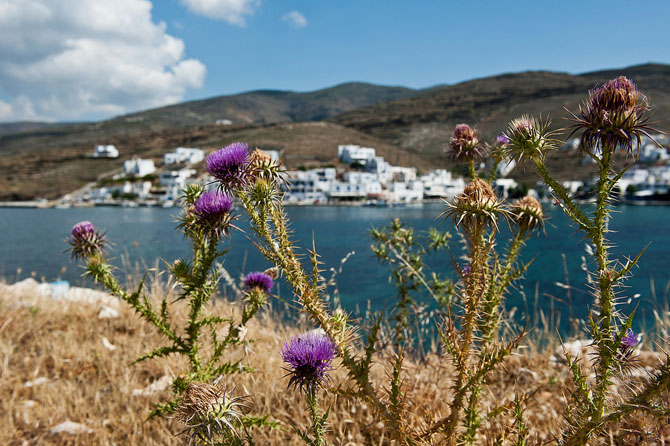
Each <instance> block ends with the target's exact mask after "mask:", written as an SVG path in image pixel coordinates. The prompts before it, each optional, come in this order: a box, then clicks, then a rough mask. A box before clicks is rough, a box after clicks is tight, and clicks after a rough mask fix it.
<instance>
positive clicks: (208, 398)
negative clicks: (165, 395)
mask: <svg viewBox="0 0 670 446" xmlns="http://www.w3.org/2000/svg"><path fill="white" fill-rule="evenodd" d="M242 400H243V398H241V397H232V396H231V395H230V394H229V393H227V392H226V391H225V390H224V389H223V388H222V387H221V386H213V385H211V384H207V383H199V382H192V383H190V384H189V385H188V387H187V388H186V391H185V392H184V397H183V399H182V400H181V402H180V403H179V406H177V411H176V417H177V419H179V421H181V422H182V423H183V424H184V425H186V429H185V430H184V431H183V432H182V433H189V434H190V442H189V444H197V442H198V441H207V442H209V443H211V444H214V439H215V438H216V437H223V438H225V439H228V440H232V439H235V438H239V434H238V433H237V428H239V427H240V426H242V421H241V416H242V415H243V413H242V408H244V407H246V406H245V405H244V404H242V403H241V401H242Z"/></svg>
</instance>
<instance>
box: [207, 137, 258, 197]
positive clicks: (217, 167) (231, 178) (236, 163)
mask: <svg viewBox="0 0 670 446" xmlns="http://www.w3.org/2000/svg"><path fill="white" fill-rule="evenodd" d="M206 164H207V171H209V173H210V174H212V176H213V177H214V178H216V179H217V180H218V181H219V185H220V186H221V187H222V188H223V189H225V190H235V189H238V188H240V187H244V186H246V184H247V183H248V181H249V178H248V177H249V175H250V170H251V168H250V159H249V146H247V145H246V144H244V143H241V142H236V143H233V144H231V145H229V146H227V147H224V148H223V149H219V150H217V151H216V152H213V153H211V154H210V155H209V156H208V157H207V160H206Z"/></svg>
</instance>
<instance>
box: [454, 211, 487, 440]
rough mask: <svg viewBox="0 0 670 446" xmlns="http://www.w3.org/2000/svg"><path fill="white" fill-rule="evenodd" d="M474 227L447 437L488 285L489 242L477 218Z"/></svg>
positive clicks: (459, 406)
mask: <svg viewBox="0 0 670 446" xmlns="http://www.w3.org/2000/svg"><path fill="white" fill-rule="evenodd" d="M473 226H474V227H473V231H472V234H471V235H470V237H468V238H469V241H470V249H471V253H472V258H471V262H470V273H469V274H468V277H467V278H466V280H465V298H466V302H465V320H464V323H463V340H462V342H461V347H460V352H459V354H460V356H461V358H462V359H463V367H460V368H459V370H458V376H457V378H456V385H455V389H456V395H455V396H454V399H453V401H452V402H451V405H450V406H451V407H450V409H451V412H450V413H449V418H448V419H447V424H446V427H445V434H446V436H447V437H448V438H452V437H453V435H454V433H455V431H456V426H457V424H458V420H459V418H460V413H461V409H462V408H463V398H464V397H465V394H466V392H467V390H468V389H467V388H465V387H464V384H465V382H466V380H467V378H468V375H469V373H470V370H469V357H470V348H471V346H472V342H473V337H474V329H475V324H476V322H477V321H476V315H477V308H478V305H479V301H480V298H481V295H482V293H483V291H484V289H485V286H486V285H485V282H486V253H485V246H484V245H485V243H486V241H485V239H484V225H483V223H482V222H480V221H476V222H475V223H474V225H473Z"/></svg>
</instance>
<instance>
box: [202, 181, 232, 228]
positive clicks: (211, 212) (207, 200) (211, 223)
mask: <svg viewBox="0 0 670 446" xmlns="http://www.w3.org/2000/svg"><path fill="white" fill-rule="evenodd" d="M232 207H233V200H232V199H231V198H230V197H229V196H227V195H225V194H222V193H221V192H218V191H211V190H210V191H206V192H204V193H203V194H202V195H200V197H198V200H197V201H196V202H195V205H194V206H193V213H194V214H195V215H196V216H197V218H198V224H199V225H200V226H201V227H204V228H206V229H207V230H210V231H216V232H219V231H224V232H225V231H226V229H227V226H228V224H229V223H230V220H231V218H230V210H231V209H232Z"/></svg>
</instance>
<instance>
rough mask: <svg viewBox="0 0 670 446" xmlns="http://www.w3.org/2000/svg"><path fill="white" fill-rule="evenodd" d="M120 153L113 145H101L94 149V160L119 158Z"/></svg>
mask: <svg viewBox="0 0 670 446" xmlns="http://www.w3.org/2000/svg"><path fill="white" fill-rule="evenodd" d="M118 157H119V151H118V150H117V149H116V147H114V146H113V145H111V144H107V145H104V144H99V145H97V146H95V148H94V149H93V158H118Z"/></svg>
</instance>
